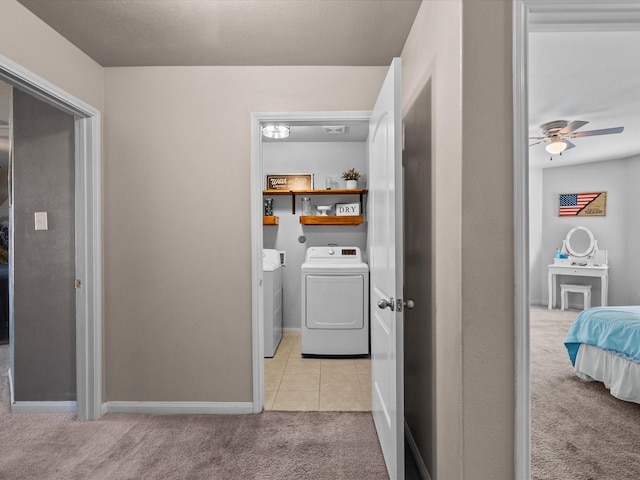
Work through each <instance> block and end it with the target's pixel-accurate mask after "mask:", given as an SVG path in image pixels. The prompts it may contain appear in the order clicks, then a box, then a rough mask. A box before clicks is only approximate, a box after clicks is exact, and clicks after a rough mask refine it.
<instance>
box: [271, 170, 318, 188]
mask: <svg viewBox="0 0 640 480" xmlns="http://www.w3.org/2000/svg"><path fill="white" fill-rule="evenodd" d="M267 190H286V191H287V192H296V191H300V190H313V175H312V174H310V173H279V174H277V175H276V174H271V175H267Z"/></svg>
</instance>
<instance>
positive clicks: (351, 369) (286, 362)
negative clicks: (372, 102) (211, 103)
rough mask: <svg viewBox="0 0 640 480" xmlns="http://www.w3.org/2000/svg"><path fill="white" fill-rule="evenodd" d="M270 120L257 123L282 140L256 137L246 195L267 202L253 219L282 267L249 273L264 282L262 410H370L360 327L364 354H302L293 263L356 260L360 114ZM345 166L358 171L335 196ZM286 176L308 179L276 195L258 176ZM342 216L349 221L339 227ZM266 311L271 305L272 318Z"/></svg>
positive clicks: (362, 163) (364, 117)
mask: <svg viewBox="0 0 640 480" xmlns="http://www.w3.org/2000/svg"><path fill="white" fill-rule="evenodd" d="M256 115H257V114H256ZM276 117H277V120H276V119H274V118H273V116H272V115H270V114H266V115H263V116H261V121H260V122H259V127H262V126H265V125H272V124H275V123H277V124H278V125H283V126H284V125H286V127H287V128H288V129H289V134H290V135H289V137H288V138H285V139H273V140H271V139H268V138H266V137H264V136H262V135H260V136H259V137H258V139H257V141H258V142H259V150H260V159H259V165H260V168H259V170H260V171H261V173H262V174H261V175H260V180H259V181H255V182H254V186H253V192H252V193H254V192H256V191H257V193H258V195H259V196H260V199H261V203H263V202H262V200H264V201H265V202H268V209H269V212H266V211H261V212H260V215H261V218H262V216H263V215H266V216H265V217H264V219H263V221H262V222H261V223H262V224H263V226H262V231H261V233H262V235H261V237H262V240H261V242H260V243H261V245H260V251H261V252H263V251H264V252H265V255H271V254H273V256H274V258H276V259H277V260H276V261H279V260H281V262H282V267H280V266H277V268H272V267H269V268H266V267H265V270H264V271H262V272H259V273H261V274H262V282H263V285H264V288H263V289H262V292H263V293H264V298H263V299H262V302H263V305H266V306H268V307H269V309H268V311H267V312H265V311H264V308H261V309H260V312H259V313H260V315H261V320H260V326H261V327H262V337H263V338H262V341H261V342H260V346H261V347H262V353H261V356H264V357H266V358H264V360H263V362H264V363H263V364H262V368H263V371H264V374H263V382H264V383H263V385H264V390H263V392H262V394H263V398H264V408H265V410H320V411H332V410H333V411H338V410H341V411H367V410H370V409H371V406H370V404H371V401H370V393H369V392H370V389H371V382H370V374H371V370H370V360H369V358H368V324H367V325H366V326H367V330H366V331H364V330H363V332H364V337H363V338H364V344H365V345H364V348H365V350H364V351H358V352H357V354H356V353H354V352H352V351H349V350H345V351H335V352H333V351H332V352H329V351H327V352H326V355H325V354H323V352H324V351H323V350H322V348H321V347H320V353H315V354H314V352H306V351H303V349H302V338H301V336H304V335H305V332H303V331H302V330H303V328H302V327H303V325H302V321H303V319H302V317H303V313H302V304H303V300H302V295H301V291H302V287H301V284H302V282H301V266H302V264H303V263H304V262H305V256H306V253H307V251H308V249H309V248H310V247H314V248H325V247H327V248H328V246H329V245H338V246H341V247H353V248H355V249H357V250H358V252H359V253H361V254H362V255H363V257H364V258H365V259H366V248H367V241H366V237H367V227H366V222H364V221H363V220H362V219H363V218H364V215H365V211H366V204H367V197H366V182H367V143H366V140H367V137H368V130H369V127H368V114H367V113H360V112H322V113H321V114H316V113H312V114H305V113H302V114H290V115H276ZM350 169H355V170H357V171H358V172H359V173H360V175H361V178H360V180H359V184H358V185H357V188H356V189H355V190H353V192H354V193H349V192H346V191H345V180H344V179H342V173H343V172H345V171H347V170H350ZM287 174H290V175H292V174H295V175H298V176H299V177H300V181H302V180H304V181H309V182H310V184H308V185H305V187H304V188H305V193H302V192H301V193H299V194H298V193H296V194H289V193H287V190H285V191H284V192H283V193H284V194H278V193H279V192H278V191H276V190H275V189H274V188H271V187H273V185H272V186H271V187H269V186H268V185H267V183H266V178H267V176H269V177H271V178H274V177H278V178H279V176H283V175H284V176H286V175H287ZM307 176H310V179H307V178H306V177H307ZM274 181H275V180H274ZM296 181H297V180H296ZM303 202H308V203H309V206H308V209H309V211H308V212H304V211H303ZM345 204H350V205H352V206H353V205H355V204H357V205H358V208H359V209H361V210H360V212H359V214H357V215H351V216H349V218H347V216H342V217H338V216H337V215H338V214H339V212H337V211H336V210H337V209H338V208H339V207H337V205H340V206H342V205H345ZM263 205H264V204H263ZM318 206H321V208H322V207H323V206H326V207H329V208H330V210H329V212H328V215H323V216H322V217H321V212H320V211H318V210H317V207H318ZM264 208H267V207H266V206H265V207H264ZM351 213H353V212H351ZM356 213H358V212H356ZM356 217H359V219H357V218H356ZM265 219H266V220H265ZM318 219H320V220H323V222H320V220H318ZM347 220H349V221H351V220H353V223H352V224H347V223H343V222H346V221H347ZM356 220H358V221H356ZM263 249H265V250H263ZM265 258H266V259H267V260H268V258H267V257H265ZM269 261H270V262H271V260H269ZM261 263H262V262H261ZM271 263H273V262H271ZM274 279H275V280H277V288H276V286H275V285H274V281H275V280H274ZM258 282H260V280H258ZM363 301H364V300H363ZM367 303H368V302H367ZM274 307H278V308H275V310H274V311H273V312H272V308H274ZM278 315H280V316H279V322H281V324H282V326H283V332H282V334H281V335H282V336H281V337H280V336H279V335H277V334H276V335H274V325H277V324H278V321H274V317H275V318H277V317H278ZM265 319H266V320H267V322H266V323H265V321H264V320H265ZM367 320H368V319H367ZM363 327H364V326H363ZM357 331H358V330H357V329H356V332H357ZM276 333H277V332H276ZM350 333H351V331H350ZM274 337H275V340H274ZM342 337H343V336H341V338H342ZM265 339H266V340H267V342H266V343H265V342H264V340H265ZM332 346H334V344H332ZM308 353H311V354H310V355H308ZM254 392H255V391H254Z"/></svg>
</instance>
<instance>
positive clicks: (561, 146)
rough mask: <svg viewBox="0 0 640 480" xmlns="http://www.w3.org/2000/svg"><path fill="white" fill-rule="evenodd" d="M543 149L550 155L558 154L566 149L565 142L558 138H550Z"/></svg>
mask: <svg viewBox="0 0 640 480" xmlns="http://www.w3.org/2000/svg"><path fill="white" fill-rule="evenodd" d="M544 149H545V150H546V151H547V152H549V153H550V154H551V155H558V154H560V153H562V152H564V151H565V150H566V149H567V142H565V141H564V140H562V139H560V138H556V139H554V140H552V141H551V143H550V144H549V145H547V146H546V147H544Z"/></svg>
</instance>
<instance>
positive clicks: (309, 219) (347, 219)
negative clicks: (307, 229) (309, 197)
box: [300, 215, 364, 225]
mask: <svg viewBox="0 0 640 480" xmlns="http://www.w3.org/2000/svg"><path fill="white" fill-rule="evenodd" d="M363 221H364V218H363V217H362V215H348V216H339V217H337V216H332V215H315V216H313V215H312V216H307V215H302V216H300V223H301V224H303V225H360V224H361V223H362V222H363Z"/></svg>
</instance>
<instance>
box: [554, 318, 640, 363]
mask: <svg viewBox="0 0 640 480" xmlns="http://www.w3.org/2000/svg"><path fill="white" fill-rule="evenodd" d="M581 343H586V344H589V345H594V346H596V347H600V348H603V349H605V350H612V351H613V352H616V353H619V354H622V355H623V356H625V357H626V358H628V359H629V360H633V361H635V362H638V363H640V306H635V305H634V306H630V307H596V308H589V309H587V310H584V311H582V312H580V313H579V314H578V316H577V317H576V319H575V321H574V322H573V324H572V325H571V328H569V332H568V333H567V337H566V338H565V340H564V345H565V347H567V352H568V353H569V358H570V359H571V363H572V364H573V365H575V363H576V355H577V354H578V347H579V346H580V344H581Z"/></svg>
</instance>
